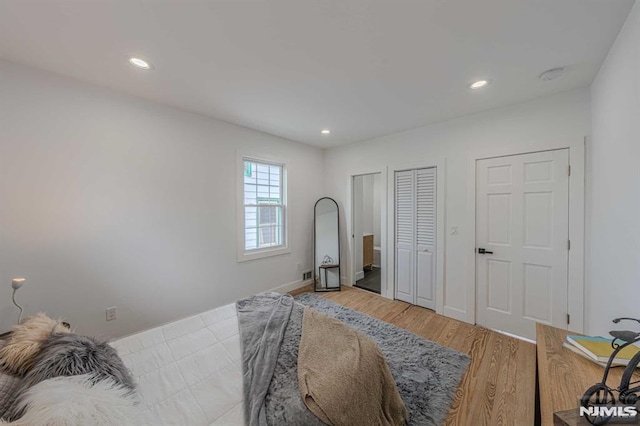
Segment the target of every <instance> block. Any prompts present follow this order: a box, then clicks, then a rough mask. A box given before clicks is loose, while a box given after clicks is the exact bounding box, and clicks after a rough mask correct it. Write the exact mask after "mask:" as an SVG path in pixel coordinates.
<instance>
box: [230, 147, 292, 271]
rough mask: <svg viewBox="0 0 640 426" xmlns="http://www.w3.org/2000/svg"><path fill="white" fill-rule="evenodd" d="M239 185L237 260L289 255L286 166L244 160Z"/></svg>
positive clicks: (249, 159) (250, 159)
mask: <svg viewBox="0 0 640 426" xmlns="http://www.w3.org/2000/svg"><path fill="white" fill-rule="evenodd" d="M241 182H242V200H243V203H242V220H241V222H242V225H241V226H242V235H241V238H239V240H241V241H239V244H241V245H242V250H241V252H240V250H239V251H238V260H241V261H242V260H250V259H255V258H260V257H266V256H272V255H277V254H282V253H288V252H289V250H288V249H287V229H286V224H287V220H286V191H285V188H286V168H285V165H284V164H280V163H276V162H269V161H264V160H257V159H253V158H247V157H243V158H242V177H241Z"/></svg>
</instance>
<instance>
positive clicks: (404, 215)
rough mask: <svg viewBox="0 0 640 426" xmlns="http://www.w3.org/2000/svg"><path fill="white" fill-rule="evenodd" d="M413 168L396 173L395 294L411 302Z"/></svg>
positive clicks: (413, 210) (413, 241) (413, 293)
mask: <svg viewBox="0 0 640 426" xmlns="http://www.w3.org/2000/svg"><path fill="white" fill-rule="evenodd" d="M413 175H414V173H413V170H408V171H403V172H396V176H395V193H396V195H395V207H396V208H395V210H396V217H395V223H396V229H395V231H396V232H395V235H396V241H395V243H396V250H395V251H396V253H395V254H396V271H395V278H396V295H395V298H396V299H398V300H402V301H404V302H407V303H415V279H414V276H415V262H414V252H415V181H414V176H413Z"/></svg>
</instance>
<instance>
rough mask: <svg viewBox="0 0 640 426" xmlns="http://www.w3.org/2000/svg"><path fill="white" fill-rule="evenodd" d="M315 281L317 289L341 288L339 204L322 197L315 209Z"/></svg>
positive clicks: (336, 289) (337, 289)
mask: <svg viewBox="0 0 640 426" xmlns="http://www.w3.org/2000/svg"><path fill="white" fill-rule="evenodd" d="M313 241H314V268H313V269H314V273H313V274H314V283H315V290H316V291H339V290H340V227H339V224H338V204H337V203H336V202H335V201H334V200H333V199H331V198H327V197H325V198H321V199H319V200H318V201H317V202H316V206H315V209H314V238H313Z"/></svg>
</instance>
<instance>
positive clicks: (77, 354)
mask: <svg viewBox="0 0 640 426" xmlns="http://www.w3.org/2000/svg"><path fill="white" fill-rule="evenodd" d="M82 374H86V375H88V377H90V380H91V381H93V382H94V383H96V382H98V381H103V380H110V381H113V383H115V384H116V385H117V386H119V387H122V388H123V389H128V390H129V391H130V392H131V394H132V395H133V394H134V391H135V382H134V380H133V378H132V377H131V373H130V372H129V370H128V369H127V367H126V366H125V365H124V363H123V362H122V359H120V357H119V356H118V353H117V352H116V350H115V349H113V348H112V347H111V346H109V344H107V343H106V342H102V341H99V340H96V339H94V338H91V337H87V336H81V335H79V334H53V335H51V336H49V337H47V338H46V339H44V341H43V342H42V345H41V347H40V353H39V354H38V356H37V357H36V358H35V360H34V361H33V365H32V367H31V369H30V370H29V371H28V372H27V374H26V376H25V377H24V378H23V379H22V384H21V387H20V390H19V391H18V392H17V395H16V396H17V403H16V404H13V407H12V409H11V410H10V412H9V413H8V418H9V420H16V419H18V418H20V417H21V416H22V415H23V411H22V410H21V409H20V408H18V407H21V406H22V405H23V404H21V401H20V399H21V398H23V396H24V395H25V393H26V392H27V391H28V390H29V388H31V387H32V386H34V385H36V384H38V383H40V382H42V381H44V380H47V379H51V378H54V377H60V376H78V375H82Z"/></svg>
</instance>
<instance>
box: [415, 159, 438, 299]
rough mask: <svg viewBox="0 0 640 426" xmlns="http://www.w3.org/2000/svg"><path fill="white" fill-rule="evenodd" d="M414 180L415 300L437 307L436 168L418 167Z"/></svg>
mask: <svg viewBox="0 0 640 426" xmlns="http://www.w3.org/2000/svg"><path fill="white" fill-rule="evenodd" d="M415 182H416V234H415V235H416V257H415V259H416V301H415V304H416V305H419V306H423V307H425V308H429V309H435V307H436V297H435V296H436V295H435V282H436V268H435V265H436V263H435V257H436V169H435V168H429V169H419V170H416V172H415Z"/></svg>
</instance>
